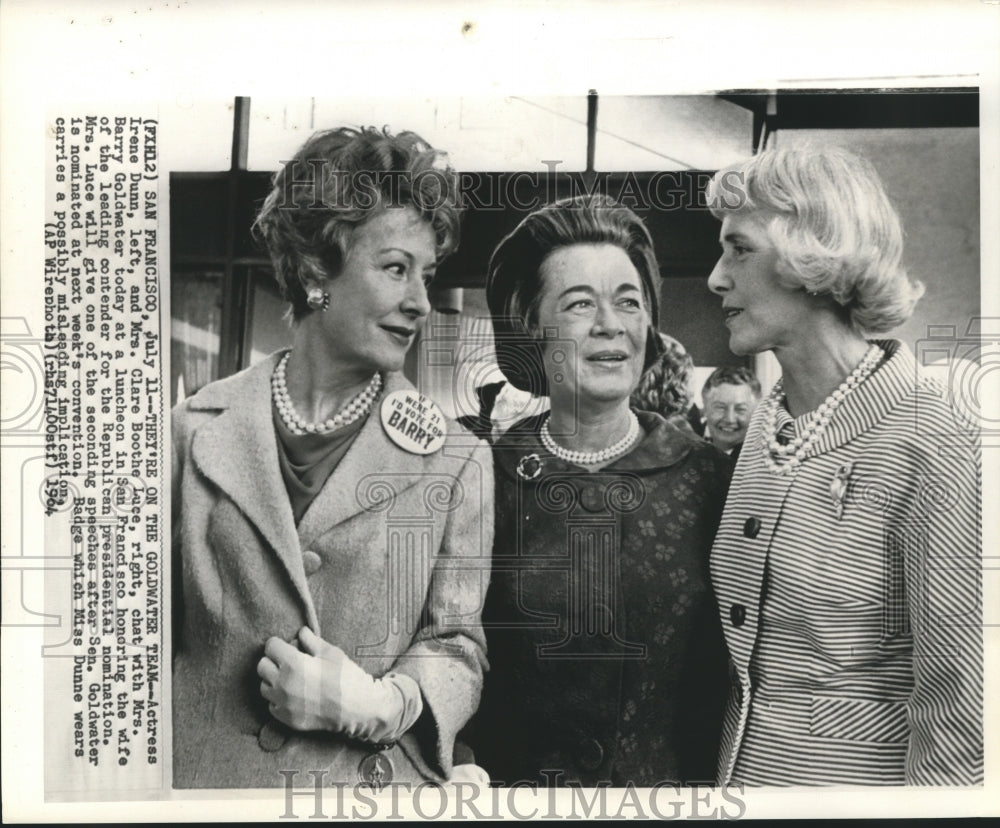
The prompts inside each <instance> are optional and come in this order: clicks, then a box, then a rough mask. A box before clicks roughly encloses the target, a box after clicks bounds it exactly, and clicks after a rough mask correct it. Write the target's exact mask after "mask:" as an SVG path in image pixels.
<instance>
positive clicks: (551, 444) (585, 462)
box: [541, 411, 640, 466]
mask: <svg viewBox="0 0 1000 828" xmlns="http://www.w3.org/2000/svg"><path fill="white" fill-rule="evenodd" d="M628 414H629V424H628V431H627V432H626V434H625V436H624V437H622V438H621V440H619V441H618V442H617V443H615V444H614V445H613V446H608V447H607V448H606V449H601V450H600V451H571V450H570V449H566V448H563V447H562V446H560V445H559V444H558V443H557V442H556V441H555V440H553V439H552V435H551V434H550V433H549V418H548V417H546V418H545V422H544V423H542V428H541V435H542V444H543V445H544V446H545V448H546V449H548V451H549V452H550V453H551V454H554V455H555V456H556V457H558V458H559V459H560V460H565V461H566V462H567V463H573V464H574V465H577V466H594V465H597V464H598V463H604V462H607V461H608V460H611V459H612V458H614V457H618V456H619V455H622V454H624V453H625V452H627V451H628V450H629V449H630V448H632V446H633V444H634V443H635V441H636V440H638V439H639V434H640V429H639V418H638V417H636V416H635V412H634V411H629V413H628Z"/></svg>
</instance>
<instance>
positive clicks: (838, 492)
mask: <svg viewBox="0 0 1000 828" xmlns="http://www.w3.org/2000/svg"><path fill="white" fill-rule="evenodd" d="M853 469H854V464H853V463H844V464H843V465H842V466H838V467H837V471H835V472H834V473H833V480H831V481H830V497H831V499H832V500H833V508H834V509H835V510H836V511H837V520H840V519H841V518H842V517H843V516H844V497H846V495H847V482H848V480H849V479H850V476H851V472H852V471H853Z"/></svg>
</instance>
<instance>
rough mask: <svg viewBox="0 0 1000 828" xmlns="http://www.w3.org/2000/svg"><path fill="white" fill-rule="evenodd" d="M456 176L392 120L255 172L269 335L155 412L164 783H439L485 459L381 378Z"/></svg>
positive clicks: (394, 363)
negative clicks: (273, 334)
mask: <svg viewBox="0 0 1000 828" xmlns="http://www.w3.org/2000/svg"><path fill="white" fill-rule="evenodd" d="M456 180H457V176H456V174H455V173H454V171H453V170H452V169H451V168H450V167H449V166H448V164H447V161H446V159H445V156H444V154H443V153H441V152H439V151H437V150H435V149H433V148H432V147H431V146H429V145H428V144H427V143H426V142H425V141H423V140H422V139H421V138H420V137H418V136H417V135H414V134H413V133H409V132H403V133H400V134H398V135H394V134H392V133H390V132H388V131H379V130H375V129H362V130H355V129H346V128H345V129H334V130H329V131H326V132H320V133H318V134H316V135H314V136H313V137H312V138H310V139H309V140H308V141H307V142H306V144H305V145H304V146H303V147H302V149H301V150H300V151H299V152H298V153H297V154H296V155H295V157H294V158H293V159H292V161H291V162H289V163H288V164H287V165H286V166H285V167H284V169H282V170H281V171H280V172H279V173H278V174H277V175H276V176H275V178H274V186H273V189H272V191H271V193H270V195H269V196H268V197H267V200H266V201H265V202H264V206H263V208H262V210H261V213H260V215H259V217H258V219H257V223H256V231H257V233H258V234H259V237H260V238H261V239H263V241H264V242H265V243H266V245H267V248H268V250H269V252H270V254H271V258H272V261H273V263H274V270H275V276H276V278H277V281H278V283H279V285H280V286H281V290H282V294H283V296H284V298H285V299H287V300H288V302H289V305H290V308H291V317H292V320H293V321H292V342H293V345H292V348H291V349H288V350H283V351H281V352H278V353H276V354H273V355H271V356H270V357H268V358H266V359H265V360H263V361H262V362H259V363H257V364H256V365H253V366H251V367H250V368H248V369H246V370H244V371H242V372H241V373H239V374H236V375H235V376H232V377H229V378H227V379H223V380H220V381H218V382H214V383H211V384H210V385H208V386H206V387H205V388H203V389H202V390H201V391H199V392H198V393H197V394H195V395H194V396H192V397H189V398H188V399H186V400H184V402H183V403H181V404H180V405H179V406H178V407H177V408H176V409H175V410H174V412H173V427H174V440H173V449H174V462H173V484H174V488H173V505H174V518H173V521H174V522H173V527H174V555H175V558H174V560H175V564H174V586H173V590H174V594H175V596H176V598H177V599H178V600H177V603H176V605H175V612H174V618H175V629H176V632H175V647H174V672H173V690H174V716H173V721H174V784H175V785H176V786H178V787H183V788H202V787H208V788H225V787H269V786H282V785H285V784H291V783H292V781H290V780H289V779H287V778H286V776H285V775H284V774H283V772H285V773H287V772H289V771H291V772H296V771H297V772H299V777H298V779H297V780H295V784H303V779H306V780H308V779H309V777H308V776H307V774H308V773H309V772H317V771H319V770H322V771H323V772H324V773H325V778H324V780H323V782H325V783H327V784H328V783H331V782H332V783H345V784H352V785H353V784H363V785H369V786H371V787H372V788H374V789H375V790H378V789H380V788H381V787H382V786H384V785H386V784H388V783H389V782H391V781H393V780H395V781H403V782H407V783H411V784H412V783H419V782H421V781H423V780H433V781H443V780H445V779H448V778H452V777H453V776H454V770H453V756H454V738H455V734H456V733H457V732H458V730H459V729H460V728H461V727H462V726H463V725H464V724H465V722H466V720H467V719H468V718H469V716H470V715H471V714H472V712H473V711H474V710H475V709H476V706H477V704H478V702H479V692H480V687H481V684H482V675H483V670H484V668H485V663H486V662H485V640H484V637H483V632H482V629H481V626H480V620H479V612H480V607H481V606H482V602H483V594H484V591H485V586H486V583H487V580H488V572H486V571H483V566H482V561H483V560H484V558H485V559H487V560H488V557H487V556H488V551H489V549H490V544H491V540H492V518H493V514H492V490H493V480H492V466H491V459H490V455H489V451H488V449H487V447H486V446H485V444H481V443H480V444H476V443H474V442H473V441H471V440H469V439H468V437H467V436H466V438H465V439H462V438H461V437H460V436H459V438H458V439H456V438H455V437H456V434H457V432H458V429H457V427H456V426H455V424H454V423H451V422H449V421H447V420H446V419H445V418H444V416H443V414H441V412H440V411H439V410H438V409H437V407H436V406H435V404H434V403H433V401H431V400H429V399H427V398H425V397H422V396H421V395H419V394H418V393H417V391H416V389H414V388H413V386H412V385H411V384H410V383H409V382H408V381H407V380H406V379H405V378H404V377H403V375H402V374H401V373H400V371H401V369H402V367H403V362H404V359H405V357H406V353H407V351H408V350H409V348H410V346H411V345H412V344H413V342H414V340H415V338H416V336H417V333H418V331H419V330H420V328H421V325H422V324H423V322H424V320H425V319H426V317H427V314H428V313H429V311H430V305H429V303H428V299H427V288H428V285H429V284H430V282H431V280H432V279H433V278H434V274H435V271H436V268H437V266H438V264H439V263H440V262H441V260H442V259H443V258H444V257H445V256H447V255H448V254H449V253H450V252H452V251H453V250H454V249H455V247H456V245H457V244H458V226H459V207H460V205H459V199H458V195H457V187H456ZM401 423H403V424H401ZM414 515H416V516H418V517H419V521H418V523H417V524H414V522H413V520H412V519H411V520H409V522H408V523H407V522H406V521H405V520H404V521H403V523H400V521H399V520H398V519H397V518H399V517H402V518H412V517H413V516H414ZM315 781H316V784H323V782H321V781H320V780H318V779H317V780H315Z"/></svg>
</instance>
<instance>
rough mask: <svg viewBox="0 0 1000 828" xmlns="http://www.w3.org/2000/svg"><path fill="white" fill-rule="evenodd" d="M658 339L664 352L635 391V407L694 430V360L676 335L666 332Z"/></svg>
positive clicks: (633, 402) (645, 373)
mask: <svg viewBox="0 0 1000 828" xmlns="http://www.w3.org/2000/svg"><path fill="white" fill-rule="evenodd" d="M658 336H659V338H660V343H661V344H662V346H663V353H662V354H661V355H660V358H659V359H658V360H656V361H655V362H654V363H653V364H652V365H650V366H649V368H647V369H646V371H645V372H644V373H643V375H642V377H641V378H640V380H639V385H638V386H637V387H636V389H635V391H633V392H632V397H631V405H632V407H633V408H636V409H640V410H643V411H655V412H657V413H658V414H661V415H662V416H663V417H664V419H666V420H667V421H669V422H672V423H674V424H675V425H684V426H686V427H690V425H691V407H692V405H694V389H693V388H692V380H693V378H694V360H693V359H691V356H690V354H688V352H687V350H686V349H685V348H684V346H683V345H681V343H680V342H678V341H677V340H676V339H674V338H673V337H672V336H668V335H667V334H665V333H660V334H658Z"/></svg>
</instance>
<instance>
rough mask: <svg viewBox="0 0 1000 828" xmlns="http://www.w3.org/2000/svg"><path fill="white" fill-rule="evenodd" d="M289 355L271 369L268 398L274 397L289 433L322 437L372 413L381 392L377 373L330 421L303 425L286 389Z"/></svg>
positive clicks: (380, 382) (304, 422) (288, 353)
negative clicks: (286, 368)
mask: <svg viewBox="0 0 1000 828" xmlns="http://www.w3.org/2000/svg"><path fill="white" fill-rule="evenodd" d="M291 355H292V352H291V351H288V352H287V353H286V354H285V355H284V356H283V357H282V358H281V361H280V362H279V363H278V365H277V367H276V368H275V369H274V373H273V374H272V375H271V395H272V397H273V398H274V406H275V408H277V409H278V414H279V416H280V417H281V421H282V422H283V423H284V424H285V426H286V428H287V429H288V430H289V431H290V432H292V434H325V433H326V432H328V431H333V430H334V429H338V428H343V427H344V426H346V425H350V424H351V423H353V422H355V421H356V420H359V419H360V418H361V417H364V416H365V415H366V414H367V413H368V412H369V411H371V408H372V405H373V404H374V402H375V398H376V397H378V395H379V392H380V391H381V390H382V376H381V375H380V374H379V373H378V372H377V371H376V373H375V376H373V377H372V380H371V382H369V383H368V387H367V388H366V389H365V390H364V391H362V392H361V393H360V394H358V395H357V396H356V397H354V398H353V399H352V400H350V402H348V403H347V405H345V406H344V407H343V408H341V409H340V411H338V412H337V413H336V414H334V415H333V416H332V417H331V418H330V419H328V420H326V421H325V422H322V423H309V422H306V421H305V420H304V419H302V417H300V416H299V412H298V411H296V410H295V406H294V405H293V404H292V398H291V397H290V396H288V386H287V385H286V384H285V366H286V365H287V364H288V358H289V357H290V356H291Z"/></svg>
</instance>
